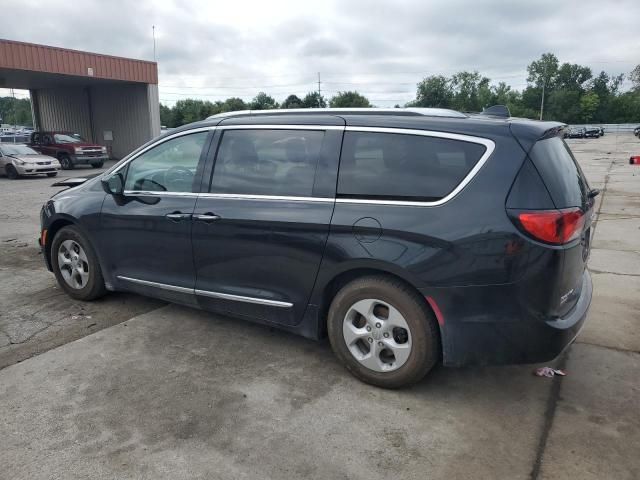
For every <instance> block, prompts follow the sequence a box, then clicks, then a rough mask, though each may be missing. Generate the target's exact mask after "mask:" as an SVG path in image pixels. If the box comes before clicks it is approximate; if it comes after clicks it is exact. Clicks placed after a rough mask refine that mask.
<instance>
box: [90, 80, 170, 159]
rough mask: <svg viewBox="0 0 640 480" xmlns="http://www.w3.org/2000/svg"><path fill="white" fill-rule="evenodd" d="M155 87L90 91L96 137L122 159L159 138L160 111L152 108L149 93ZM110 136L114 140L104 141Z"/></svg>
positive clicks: (119, 87)
mask: <svg viewBox="0 0 640 480" xmlns="http://www.w3.org/2000/svg"><path fill="white" fill-rule="evenodd" d="M152 87H153V88H155V89H156V91H157V86H155V85H153V86H152V85H144V84H125V85H105V86H93V87H91V90H90V96H91V106H92V108H91V110H92V117H93V132H94V137H95V139H96V141H97V142H98V143H100V144H101V145H107V146H108V147H110V149H111V155H112V156H113V157H115V158H122V157H124V156H126V155H128V154H129V153H131V152H132V151H133V150H135V149H136V148H138V147H139V146H140V145H142V144H144V143H146V142H147V141H149V140H151V139H152V138H153V137H156V136H157V135H159V134H160V127H159V125H160V109H159V107H158V106H156V107H153V106H152V105H151V103H152V102H151V101H150V95H149V89H150V88H152ZM105 132H111V133H112V136H113V140H112V141H109V140H105Z"/></svg>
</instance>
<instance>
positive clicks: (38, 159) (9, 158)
mask: <svg viewBox="0 0 640 480" xmlns="http://www.w3.org/2000/svg"><path fill="white" fill-rule="evenodd" d="M60 168H61V167H60V162H58V160H57V159H55V158H53V157H49V156H48V155H42V154H40V153H38V152H36V151H35V150H34V149H33V148H31V147H28V146H27V145H23V144H20V143H0V173H4V174H5V175H6V176H7V177H9V178H10V179H12V180H14V179H16V178H18V177H21V176H31V175H41V174H46V175H47V177H55V176H56V175H57V174H58V171H59V170H60Z"/></svg>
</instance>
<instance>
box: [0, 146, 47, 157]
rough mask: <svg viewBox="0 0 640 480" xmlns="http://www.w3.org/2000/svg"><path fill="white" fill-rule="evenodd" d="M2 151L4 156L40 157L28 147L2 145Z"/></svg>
mask: <svg viewBox="0 0 640 480" xmlns="http://www.w3.org/2000/svg"><path fill="white" fill-rule="evenodd" d="M0 151H1V152H2V154H3V155H38V152H36V151H35V150H34V149H32V148H29V147H27V146H26V145H6V144H5V145H2V147H1V148H0Z"/></svg>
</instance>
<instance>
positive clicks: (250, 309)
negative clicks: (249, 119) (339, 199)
mask: <svg viewBox="0 0 640 480" xmlns="http://www.w3.org/2000/svg"><path fill="white" fill-rule="evenodd" d="M218 130H219V131H220V133H219V135H220V137H221V138H220V141H219V144H218V149H217V152H218V153H217V156H216V159H215V165H214V167H213V175H212V180H211V183H210V187H209V192H208V193H203V194H201V195H200V197H199V198H198V200H197V204H196V208H195V211H194V215H193V236H192V238H193V248H194V263H195V265H196V277H197V279H196V294H197V297H198V302H199V304H200V306H201V307H203V308H205V309H209V310H214V311H222V312H230V313H233V314H235V315H245V316H248V317H252V318H254V319H258V320H262V321H267V322H274V323H280V324H285V325H295V324H297V323H299V322H300V320H301V319H302V316H303V314H304V311H305V308H306V306H307V303H308V300H309V297H310V294H311V291H312V289H313V285H314V283H315V279H316V275H317V273H318V268H319V266H320V262H321V260H322V255H323V252H324V247H325V244H326V240H327V236H328V233H329V225H330V222H331V215H332V213H333V207H334V190H335V172H336V170H337V160H338V157H339V148H340V141H341V138H342V130H341V129H338V127H334V129H330V128H329V129H326V130H325V129H323V127H318V128H317V129H309V127H306V129H305V127H299V128H297V129H296V128H295V127H291V126H289V127H272V128H257V127H248V126H245V128H240V127H232V126H229V127H218ZM214 143H215V142H214Z"/></svg>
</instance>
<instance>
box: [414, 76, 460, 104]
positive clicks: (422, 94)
mask: <svg viewBox="0 0 640 480" xmlns="http://www.w3.org/2000/svg"><path fill="white" fill-rule="evenodd" d="M452 103H453V89H452V88H451V80H450V79H448V78H446V77H444V76H442V75H432V76H430V77H427V78H425V79H424V80H422V81H421V82H420V83H418V91H417V92H416V99H415V100H414V101H413V102H410V104H409V106H413V107H437V108H449V107H451V105H452Z"/></svg>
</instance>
